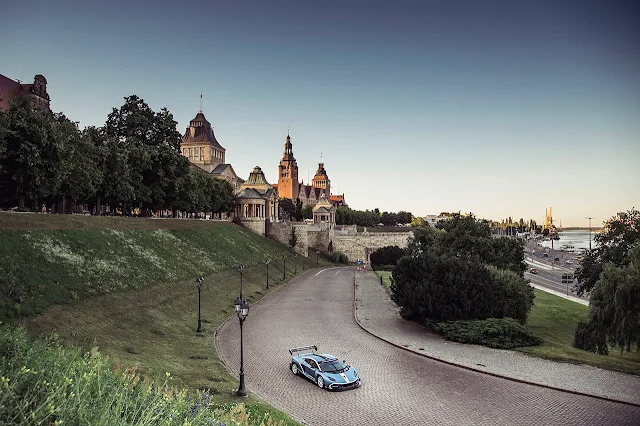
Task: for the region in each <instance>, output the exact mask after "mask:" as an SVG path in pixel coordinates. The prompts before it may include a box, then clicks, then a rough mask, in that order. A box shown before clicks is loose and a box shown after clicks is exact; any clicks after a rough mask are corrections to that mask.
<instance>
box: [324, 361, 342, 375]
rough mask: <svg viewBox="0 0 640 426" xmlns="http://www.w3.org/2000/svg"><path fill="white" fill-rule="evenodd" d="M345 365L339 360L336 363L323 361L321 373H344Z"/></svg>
mask: <svg viewBox="0 0 640 426" xmlns="http://www.w3.org/2000/svg"><path fill="white" fill-rule="evenodd" d="M345 368H346V367H345V365H344V364H343V363H341V362H340V361H338V360H335V361H322V362H321V363H320V371H324V372H325V373H339V372H341V371H344V369H345Z"/></svg>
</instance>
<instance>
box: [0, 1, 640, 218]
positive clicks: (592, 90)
mask: <svg viewBox="0 0 640 426" xmlns="http://www.w3.org/2000/svg"><path fill="white" fill-rule="evenodd" d="M0 28H1V29H2V37H1V38H0V74H3V75H5V76H7V77H10V78H13V79H20V80H22V81H24V82H25V83H31V82H32V81H33V76H34V75H36V74H42V75H44V76H45V77H46V78H47V81H48V92H49V94H50V96H51V108H52V110H54V111H56V112H60V111H61V112H64V113H65V114H66V115H67V116H68V117H69V118H70V119H72V120H73V121H79V122H80V126H81V127H82V126H89V125H93V126H101V125H103V124H104V122H105V120H106V117H107V115H108V114H109V112H111V109H112V108H118V107H120V106H121V105H122V104H123V103H124V97H126V96H129V95H133V94H135V95H138V96H139V97H141V98H143V99H144V100H145V101H146V102H147V103H148V104H149V105H150V106H151V108H153V109H154V110H156V111H157V110H159V109H160V108H163V107H166V108H168V109H169V111H170V112H171V113H172V114H173V116H174V118H175V120H176V121H177V122H178V131H180V132H181V133H184V131H185V129H186V127H187V126H188V124H189V120H191V119H192V118H193V117H194V116H195V115H196V113H197V112H198V110H199V108H200V93H201V92H202V96H203V104H202V109H203V112H204V114H205V116H206V117H207V119H208V120H209V121H210V122H211V123H212V125H213V126H214V132H215V135H216V138H217V140H218V141H219V142H220V144H221V145H222V146H223V147H224V148H226V160H227V163H230V164H232V166H233V168H234V170H235V171H236V173H237V174H238V175H239V176H240V177H243V178H245V179H246V178H247V177H248V175H249V173H250V172H251V170H252V168H253V167H254V166H256V165H259V166H260V167H261V168H262V170H263V171H264V172H265V175H266V177H267V180H268V181H269V182H271V183H276V182H277V166H278V163H279V161H280V159H281V158H282V154H283V149H284V143H285V139H286V136H287V131H288V129H289V128H290V134H291V142H292V144H293V152H294V156H295V158H296V160H297V163H298V167H299V176H300V178H301V179H302V180H304V182H305V183H306V182H307V181H308V178H313V175H314V173H315V170H316V169H317V167H318V162H319V161H320V159H321V158H322V160H323V161H324V163H325V168H326V170H327V173H328V175H329V178H330V180H331V188H332V192H333V193H334V194H335V193H339V194H342V193H344V195H345V200H346V202H347V203H348V204H349V206H350V207H351V208H354V209H358V210H365V209H374V208H379V209H380V211H393V212H397V211H400V210H404V211H410V212H412V213H413V214H414V215H415V216H425V215H430V214H439V213H440V212H445V211H447V212H452V211H456V212H457V211H460V212H462V213H468V212H473V213H474V214H475V215H476V216H478V217H482V218H487V219H493V220H500V219H502V218H506V217H509V216H511V217H513V218H514V219H516V220H517V219H519V218H521V217H522V218H524V219H525V220H528V219H534V220H536V221H538V223H541V222H542V221H543V218H544V214H545V209H546V208H548V207H553V217H554V223H556V224H559V222H560V221H562V225H563V226H585V227H586V226H588V220H587V219H586V218H585V217H592V218H593V219H592V225H593V226H598V225H599V224H601V223H602V221H604V220H606V219H608V218H610V217H611V216H613V215H615V214H616V213H617V212H619V211H626V210H629V209H631V208H632V207H635V208H640V47H639V46H640V2H637V1H615V0H608V1H606V0H602V1H596V0H576V1H568V0H567V1H547V0H540V1H517V0H504V1H491V0H486V1H475V0H467V1H462V0H423V1H386V0H385V1H376V0H371V1H333V0H323V1H307V0H296V1H285V0H272V1H268V0H255V1H245V0H233V1H232V0H225V1H216V0H210V1H201V2H197V1H183V2H176V1H162V0H160V1H151V0H138V1H135V0H132V1H109V2H87V1H75V2H74V1H57V0H44V1H35V0H19V1H18V0H3V1H2V4H1V5H0ZM321 156H322V157H321Z"/></svg>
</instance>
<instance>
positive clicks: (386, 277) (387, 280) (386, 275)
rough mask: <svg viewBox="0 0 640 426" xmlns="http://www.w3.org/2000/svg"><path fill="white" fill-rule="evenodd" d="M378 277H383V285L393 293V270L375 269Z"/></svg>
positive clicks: (388, 291)
mask: <svg viewBox="0 0 640 426" xmlns="http://www.w3.org/2000/svg"><path fill="white" fill-rule="evenodd" d="M375 272H376V275H377V276H378V279H379V278H380V277H382V285H383V286H384V288H385V289H386V290H387V293H389V294H391V289H390V286H391V271H375Z"/></svg>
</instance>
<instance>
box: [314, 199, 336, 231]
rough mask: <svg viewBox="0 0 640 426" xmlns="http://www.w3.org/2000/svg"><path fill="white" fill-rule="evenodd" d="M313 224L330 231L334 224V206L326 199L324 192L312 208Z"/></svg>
mask: <svg viewBox="0 0 640 426" xmlns="http://www.w3.org/2000/svg"><path fill="white" fill-rule="evenodd" d="M313 223H315V224H316V225H322V226H324V227H325V228H328V229H331V228H333V226H334V225H335V223H336V206H334V205H333V204H331V201H329V199H328V198H327V197H326V195H325V194H324V192H323V193H322V194H321V195H320V199H319V200H318V203H317V204H316V205H315V206H314V207H313Z"/></svg>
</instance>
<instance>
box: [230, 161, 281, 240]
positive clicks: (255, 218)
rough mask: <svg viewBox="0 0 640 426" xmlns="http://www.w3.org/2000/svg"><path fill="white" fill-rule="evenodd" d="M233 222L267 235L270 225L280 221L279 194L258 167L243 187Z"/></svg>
mask: <svg viewBox="0 0 640 426" xmlns="http://www.w3.org/2000/svg"><path fill="white" fill-rule="evenodd" d="M233 220H234V221H235V222H237V223H239V224H241V225H242V226H244V227H246V228H249V229H251V230H252V231H253V232H255V233H257V234H260V235H265V232H266V229H267V226H268V223H270V222H277V221H278V194H277V193H276V191H274V190H273V188H272V187H271V184H270V183H269V182H267V179H266V178H265V177H264V172H263V171H262V169H261V168H260V167H258V166H255V167H254V168H253V171H252V172H251V174H250V175H249V179H247V180H246V181H245V182H244V183H242V185H241V190H240V192H239V193H238V195H237V196H236V205H235V210H234V218H233Z"/></svg>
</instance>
